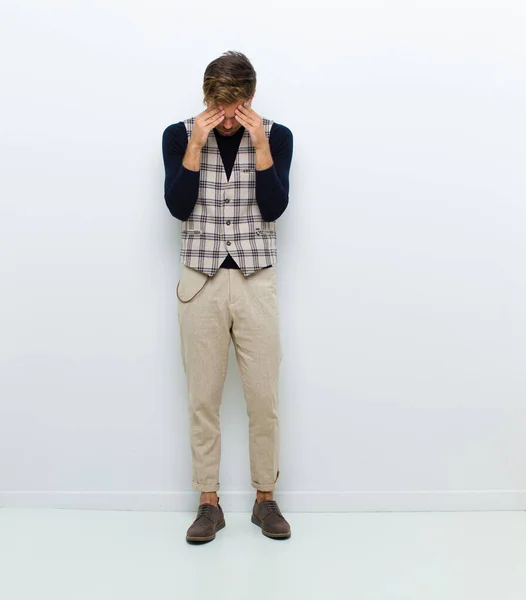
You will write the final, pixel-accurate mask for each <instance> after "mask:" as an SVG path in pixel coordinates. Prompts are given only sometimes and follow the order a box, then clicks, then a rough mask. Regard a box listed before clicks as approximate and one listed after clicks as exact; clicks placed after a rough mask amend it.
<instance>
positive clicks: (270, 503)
mask: <svg viewBox="0 0 526 600" xmlns="http://www.w3.org/2000/svg"><path fill="white" fill-rule="evenodd" d="M263 505H264V506H265V508H266V509H267V514H266V515H265V517H263V518H266V517H268V516H269V515H270V513H273V512H274V513H276V514H277V515H279V516H280V517H282V516H283V515H282V514H281V511H280V510H279V506H278V503H277V502H276V501H275V500H263Z"/></svg>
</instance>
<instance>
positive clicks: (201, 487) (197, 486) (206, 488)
mask: <svg viewBox="0 0 526 600" xmlns="http://www.w3.org/2000/svg"><path fill="white" fill-rule="evenodd" d="M192 487H193V488H194V490H197V491H198V492H217V491H218V490H219V483H216V484H215V485H214V484H204V483H196V482H195V481H192Z"/></svg>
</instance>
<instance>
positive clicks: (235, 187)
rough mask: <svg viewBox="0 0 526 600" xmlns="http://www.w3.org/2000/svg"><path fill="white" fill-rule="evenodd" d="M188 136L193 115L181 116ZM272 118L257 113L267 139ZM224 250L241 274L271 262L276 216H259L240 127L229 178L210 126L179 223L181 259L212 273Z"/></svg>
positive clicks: (248, 146)
mask: <svg viewBox="0 0 526 600" xmlns="http://www.w3.org/2000/svg"><path fill="white" fill-rule="evenodd" d="M183 122H184V124H185V127H186V130H187V133H188V139H189V140H190V136H191V135H192V128H193V125H194V122H195V117H191V118H189V119H185V120H184V121H183ZM272 124H273V121H271V120H270V119H265V118H263V126H264V128H265V134H266V136H267V139H268V138H269V137H270V129H271V127H272ZM228 253H230V254H231V255H232V257H233V258H234V260H235V261H236V262H237V264H238V265H239V267H240V269H241V271H242V272H243V274H244V275H250V274H251V273H254V272H255V271H257V270H259V269H262V268H263V267H267V266H269V265H273V264H275V263H276V262H277V251H276V222H275V221H264V220H263V217H262V216H261V212H260V210H259V206H258V204H257V201H256V149H255V148H254V146H253V145H252V140H251V139H250V133H249V131H248V129H245V131H244V132H243V136H242V138H241V142H240V144H239V150H238V152H237V155H236V158H235V162H234V166H233V168H232V173H231V175H230V179H229V180H227V176H226V171H225V168H224V165H223V160H222V158H221V153H220V151H219V147H218V145H217V140H216V138H215V134H214V131H213V130H211V131H210V133H209V135H208V139H207V141H206V144H205V145H204V146H203V148H202V149H201V164H200V174H199V192H198V196H197V202H196V204H195V207H194V210H193V211H192V214H191V215H190V216H189V217H188V219H187V220H186V221H183V222H182V223H181V262H182V263H183V264H185V265H186V266H187V267H190V268H192V269H196V270H197V271H201V272H202V273H206V274H207V275H209V276H212V275H213V274H214V273H215V272H216V271H217V269H218V268H219V267H220V266H221V263H222V262H223V261H224V260H225V258H226V257H227V255H228Z"/></svg>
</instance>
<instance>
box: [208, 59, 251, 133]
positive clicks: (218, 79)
mask: <svg viewBox="0 0 526 600" xmlns="http://www.w3.org/2000/svg"><path fill="white" fill-rule="evenodd" d="M255 92H256V71H255V70H254V67H253V66H252V64H251V62H250V61H249V60H248V58H247V57H246V56H245V55H244V54H242V53H241V52H234V51H228V52H225V53H223V54H222V55H221V56H220V57H219V58H216V59H215V60H213V61H212V62H211V63H210V64H209V65H208V66H207V67H206V70H205V75H204V81H203V93H204V103H205V104H206V106H207V107H209V108H210V107H211V106H215V107H218V108H219V107H221V108H223V109H224V110H225V118H224V119H223V120H222V121H221V123H220V124H219V125H218V127H217V130H218V131H219V133H221V134H223V135H233V134H234V133H236V131H239V129H240V127H241V123H240V122H239V121H238V120H237V119H236V118H235V110H236V108H237V107H238V106H239V105H240V104H243V102H249V103H250V102H251V101H252V99H253V98H254V94H255Z"/></svg>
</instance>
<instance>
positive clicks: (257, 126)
mask: <svg viewBox="0 0 526 600" xmlns="http://www.w3.org/2000/svg"><path fill="white" fill-rule="evenodd" d="M236 119H237V120H238V122H239V123H241V125H243V127H244V128H245V129H248V132H249V133H250V139H251V140H252V145H253V146H254V148H256V149H257V148H258V147H262V146H263V145H264V144H265V142H267V143H268V139H267V136H266V134H265V127H264V125H263V119H262V118H261V117H260V116H259V115H258V114H257V112H255V111H254V110H253V109H252V108H250V106H249V105H248V102H245V103H243V104H240V105H239V106H238V107H237V108H236Z"/></svg>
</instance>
